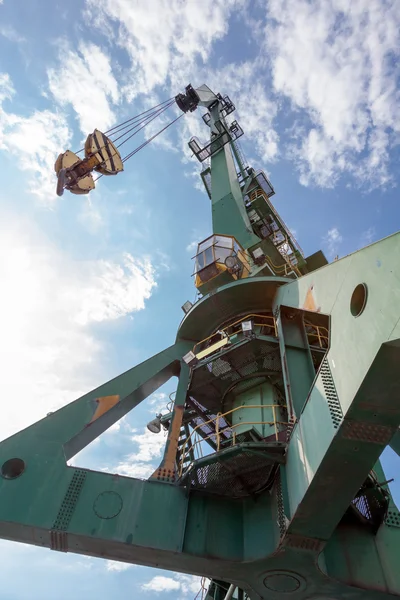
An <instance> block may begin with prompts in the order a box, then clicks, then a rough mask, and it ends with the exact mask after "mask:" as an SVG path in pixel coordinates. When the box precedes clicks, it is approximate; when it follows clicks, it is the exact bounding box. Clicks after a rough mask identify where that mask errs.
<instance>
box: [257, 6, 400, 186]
mask: <svg viewBox="0 0 400 600" xmlns="http://www.w3.org/2000/svg"><path fill="white" fill-rule="evenodd" d="M268 17H269V21H268V24H267V26H266V30H265V39H266V50H267V52H268V53H269V54H270V56H271V63H272V74H273V86H274V90H275V91H276V92H277V93H278V94H279V96H281V97H284V98H288V99H289V100H290V102H291V104H292V109H294V111H299V110H300V111H302V113H301V112H300V114H302V115H303V116H305V117H307V119H308V121H309V123H311V128H308V129H309V131H308V132H307V133H306V134H305V135H301V136H299V137H298V141H297V144H296V145H295V146H294V147H293V148H292V151H291V153H290V156H291V157H292V158H294V159H295V161H296V163H297V166H298V168H299V171H300V178H301V183H303V184H304V185H309V184H310V183H314V184H317V185H320V186H323V187H333V186H334V185H335V183H336V181H337V180H338V178H339V176H340V175H341V174H342V173H344V172H350V173H352V174H353V175H354V176H355V177H356V179H357V180H358V181H359V182H361V183H363V184H368V185H370V186H377V185H384V184H386V183H387V182H388V181H389V173H388V162H389V150H390V148H391V145H392V144H393V143H394V141H395V136H396V134H398V133H399V131H400V125H399V122H398V119H397V113H398V109H399V96H398V92H397V91H396V72H397V68H396V56H398V54H399V47H400V35H399V31H400V28H399V21H400V5H399V3H398V2H396V0H387V1H384V2H382V1H380V0H358V1H357V2H352V3H351V4H349V3H348V2H345V0H332V2H323V1H321V0H320V1H318V2H312V3H310V2H307V1H306V0H285V1H284V2H282V1H281V0H270V2H269V4H268Z"/></svg>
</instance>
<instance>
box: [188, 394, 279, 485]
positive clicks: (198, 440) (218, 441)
mask: <svg viewBox="0 0 400 600" xmlns="http://www.w3.org/2000/svg"><path fill="white" fill-rule="evenodd" d="M264 408H271V409H272V412H273V421H240V422H239V423H236V424H232V425H228V426H227V427H224V429H223V431H224V433H225V432H226V431H227V430H231V431H232V440H231V442H232V446H234V445H235V444H236V433H235V428H236V427H238V426H242V425H273V426H274V430H275V438H276V439H278V425H285V426H287V425H288V422H287V421H277V420H276V409H277V408H279V409H282V408H286V406H285V405H283V404H253V405H250V406H237V407H236V408H233V409H231V410H228V411H227V412H225V413H218V414H217V416H216V417H214V418H213V419H209V420H208V421H202V422H201V423H200V424H199V425H197V426H196V427H195V428H194V429H193V430H192V432H191V433H190V435H189V436H188V437H187V438H186V440H185V443H184V444H183V446H182V454H181V457H180V464H179V476H180V477H181V476H182V472H183V467H184V461H185V458H186V456H187V455H188V453H189V447H190V448H195V447H196V446H197V445H198V444H201V442H203V441H205V440H208V439H212V440H213V441H214V442H215V444H216V447H217V452H219V450H220V447H221V430H220V420H221V419H222V418H223V419H225V421H227V419H226V417H228V416H229V415H232V414H233V413H236V411H239V410H243V409H245V410H248V409H264ZM209 423H214V424H215V433H211V434H210V435H207V436H206V437H196V432H197V429H199V428H200V427H203V426H204V425H208V424H209ZM189 442H191V444H189Z"/></svg>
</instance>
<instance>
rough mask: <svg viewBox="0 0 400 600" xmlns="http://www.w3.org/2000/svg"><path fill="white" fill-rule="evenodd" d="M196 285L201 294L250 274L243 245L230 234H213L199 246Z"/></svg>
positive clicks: (196, 261) (196, 257) (195, 257)
mask: <svg viewBox="0 0 400 600" xmlns="http://www.w3.org/2000/svg"><path fill="white" fill-rule="evenodd" d="M194 260H195V270H194V275H195V285H196V288H197V289H198V290H199V292H200V293H201V294H207V293H208V292H210V291H211V290H212V289H215V288H217V287H220V286H221V285H224V284H226V283H230V282H232V281H236V280H237V279H243V278H245V277H248V275H249V274H250V264H249V260H248V257H247V255H246V252H245V251H244V250H243V248H242V246H241V245H240V244H239V243H238V242H237V241H236V239H235V238H234V237H233V236H230V235H211V236H210V237H208V238H207V239H206V240H204V241H203V242H201V243H200V244H199V245H198V246H197V254H196V256H194Z"/></svg>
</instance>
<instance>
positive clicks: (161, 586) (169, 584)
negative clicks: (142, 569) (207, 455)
mask: <svg viewBox="0 0 400 600" xmlns="http://www.w3.org/2000/svg"><path fill="white" fill-rule="evenodd" d="M180 589H181V584H180V583H179V581H176V579H173V578H172V577H163V576H162V575H157V576H156V577H153V579H151V580H150V581H149V582H148V583H144V584H143V585H142V590H144V591H145V592H171V591H172V590H180Z"/></svg>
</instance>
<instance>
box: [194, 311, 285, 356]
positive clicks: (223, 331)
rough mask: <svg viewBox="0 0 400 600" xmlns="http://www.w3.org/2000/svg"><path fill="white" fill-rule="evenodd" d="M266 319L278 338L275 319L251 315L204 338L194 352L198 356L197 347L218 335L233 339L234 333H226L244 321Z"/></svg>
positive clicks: (259, 324)
mask: <svg viewBox="0 0 400 600" xmlns="http://www.w3.org/2000/svg"><path fill="white" fill-rule="evenodd" d="M254 318H256V319H265V320H268V319H269V320H270V325H271V326H272V327H273V328H274V331H275V337H278V331H277V327H276V320H275V317H273V316H272V315H257V314H250V315H246V316H245V317H242V318H241V319H239V320H238V321H235V322H234V323H230V324H229V325H226V326H225V327H223V328H222V329H220V330H219V331H217V332H214V333H212V334H211V335H209V336H208V337H206V338H204V340H201V341H200V342H197V343H196V344H195V345H194V346H193V352H194V354H196V351H197V347H198V346H200V345H201V344H204V343H205V342H207V341H208V340H210V339H211V338H213V337H214V336H216V335H218V333H220V334H221V337H222V336H223V334H226V336H227V337H231V336H232V335H234V333H230V334H228V333H226V332H227V330H228V329H230V328H231V327H235V326H236V325H239V324H240V323H242V322H243V321H249V320H250V319H254ZM268 324H269V323H256V322H254V325H256V327H257V326H258V327H262V326H265V325H268Z"/></svg>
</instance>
